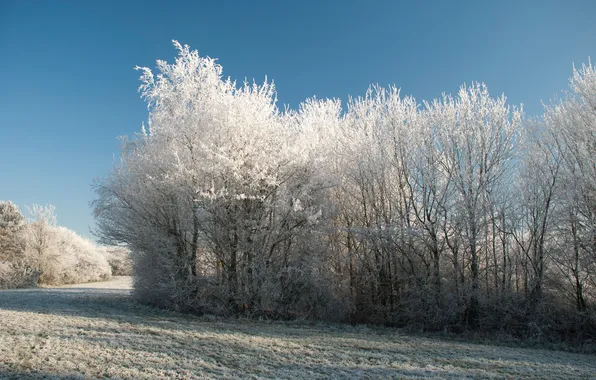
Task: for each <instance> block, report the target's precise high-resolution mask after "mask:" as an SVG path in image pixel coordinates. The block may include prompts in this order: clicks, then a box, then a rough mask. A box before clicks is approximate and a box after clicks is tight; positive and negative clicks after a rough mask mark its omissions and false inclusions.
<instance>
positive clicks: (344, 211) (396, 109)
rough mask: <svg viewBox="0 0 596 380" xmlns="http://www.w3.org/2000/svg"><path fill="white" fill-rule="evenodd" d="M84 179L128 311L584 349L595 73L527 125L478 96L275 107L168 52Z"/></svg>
mask: <svg viewBox="0 0 596 380" xmlns="http://www.w3.org/2000/svg"><path fill="white" fill-rule="evenodd" d="M174 44H175V46H176V48H177V49H178V52H179V54H178V57H177V58H176V61H175V62H174V63H172V64H169V63H167V62H165V61H158V62H157V70H158V73H157V74H154V73H153V72H152V71H151V70H150V69H148V68H138V69H139V70H141V73H142V75H141V82H142V85H141V87H140V91H141V93H142V96H143V98H144V99H145V101H146V102H147V105H148V110H149V117H148V125H147V127H145V126H143V128H142V131H141V132H140V133H139V134H137V135H135V136H133V137H131V138H125V139H123V142H122V154H121V159H120V161H119V162H118V163H117V164H115V165H114V167H113V169H112V171H111V173H110V174H109V175H108V176H106V177H105V178H103V179H100V180H98V181H97V182H96V183H95V185H94V188H95V191H96V193H97V199H96V200H95V201H94V203H93V207H94V212H95V216H96V220H97V225H98V229H97V231H96V233H97V234H98V236H99V237H100V238H101V240H102V242H104V243H107V244H126V245H127V246H128V247H129V248H130V250H131V254H132V259H133V270H134V292H135V295H136V296H137V297H138V299H140V300H142V301H144V302H149V303H153V304H157V305H160V306H164V307H170V308H174V309H177V310H186V311H192V312H197V313H217V314H223V315H232V314H239V313H241V314H248V315H253V316H260V317H267V318H269V317H270V318H309V319H323V320H338V321H349V322H354V323H382V324H387V325H393V326H410V327H415V328H421V329H428V330H453V331H459V330H461V329H486V330H499V331H507V332H511V333H513V334H519V335H524V336H533V337H537V336H538V337H540V336H546V335H553V336H557V337H562V338H564V339H576V340H577V339H580V340H582V339H587V338H589V337H591V338H594V337H595V336H596V316H595V313H594V301H595V297H596V289H595V286H596V271H595V269H596V267H595V265H596V218H595V215H596V166H595V160H594V157H596V72H595V70H594V67H593V66H592V65H591V64H590V65H585V66H582V68H581V69H574V71H573V76H572V78H571V80H570V90H569V92H568V93H566V95H565V97H564V98H563V100H561V101H560V102H558V103H553V104H552V105H549V106H545V110H544V114H543V115H542V116H541V117H539V118H534V119H526V118H524V116H523V110H522V109H521V107H515V106H511V105H508V104H507V102H506V98H505V96H501V97H493V96H491V95H490V94H489V92H488V89H487V87H486V86H485V85H484V84H480V83H472V84H471V85H463V86H462V87H461V88H460V89H459V92H458V93H457V94H456V95H447V94H445V95H443V96H442V97H440V98H438V99H434V100H433V101H430V102H426V101H425V102H422V103H420V102H417V101H416V100H415V99H414V98H412V97H408V96H405V97H404V96H402V95H401V94H400V91H399V90H398V89H397V88H395V87H389V88H383V87H379V86H372V87H371V88H369V90H368V91H367V92H366V94H365V95H364V96H363V97H358V98H351V99H350V100H349V101H348V103H347V107H345V109H343V108H342V103H341V101H339V100H337V99H331V100H330V99H324V100H323V99H316V98H313V99H308V100H306V101H305V102H303V103H302V104H301V105H300V107H299V108H298V109H297V110H292V109H285V110H283V111H282V110H280V109H278V107H277V106H276V96H275V88H274V85H273V84H272V83H270V82H265V83H263V84H256V83H249V82H244V83H242V84H237V83H236V82H234V81H232V80H230V79H229V78H228V79H226V78H224V77H223V74H222V67H221V66H220V65H218V64H217V63H216V62H215V60H213V59H211V58H205V57H201V56H200V55H199V54H198V53H197V52H196V51H192V50H190V48H189V47H188V46H182V45H180V44H178V43H177V42H174Z"/></svg>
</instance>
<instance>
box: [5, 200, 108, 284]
mask: <svg viewBox="0 0 596 380" xmlns="http://www.w3.org/2000/svg"><path fill="white" fill-rule="evenodd" d="M9 204H10V202H9ZM10 209H11V210H13V211H14V212H12V214H14V215H17V216H19V215H20V217H14V216H12V217H10V219H11V221H10V222H6V223H4V224H3V225H6V226H8V228H11V229H12V230H14V231H18V235H16V236H17V237H18V239H19V240H18V241H19V251H18V254H14V250H13V254H10V255H4V256H2V259H1V260H0V287H1V288H19V287H35V286H37V285H38V284H46V285H47V284H52V285H59V284H71V283H81V282H91V281H100V280H105V279H108V278H110V276H111V270H110V265H109V264H108V261H107V259H106V257H105V256H104V255H103V250H104V248H100V247H98V246H97V245H96V244H95V243H93V242H91V241H90V240H88V239H86V238H83V237H81V236H79V235H77V234H76V233H75V232H73V231H71V230H69V229H67V228H65V227H59V226H57V225H56V216H55V214H54V207H53V206H51V205H49V206H39V205H33V206H31V207H28V210H29V213H30V219H29V222H28V223H26V219H25V217H24V216H22V214H20V212H18V208H16V206H14V205H13V206H12V208H10ZM17 212H18V213H17ZM3 214H7V213H3ZM2 219H3V220H8V219H9V218H8V217H5V218H2ZM14 221H17V223H15V222H14ZM15 226H18V228H17V229H15V228H16V227H15ZM3 252H4V253H6V252H9V251H7V250H4V251H3Z"/></svg>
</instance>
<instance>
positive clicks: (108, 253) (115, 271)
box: [102, 246, 132, 276]
mask: <svg viewBox="0 0 596 380" xmlns="http://www.w3.org/2000/svg"><path fill="white" fill-rule="evenodd" d="M102 254H103V256H104V257H105V258H106V260H107V261H108V263H109V264H110V268H111V269H112V276H130V275H132V262H131V260H130V251H129V250H128V249H127V248H125V247H117V246H112V247H104V248H103V249H102Z"/></svg>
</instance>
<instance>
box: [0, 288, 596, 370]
mask: <svg viewBox="0 0 596 380" xmlns="http://www.w3.org/2000/svg"><path fill="white" fill-rule="evenodd" d="M129 287H130V280H129V279H128V278H125V277H120V278H116V279H115V280H114V281H111V282H106V283H95V284H87V285H70V286H65V287H60V288H46V289H30V290H8V291H0V378H3V379H4V378H14V379H21V378H44V379H48V378H50V379H51V378H69V379H77V378H114V379H122V378H123V379H196V378H229V379H238V378H253V379H257V378H296V379H303V378H310V379H312V378H398V379H405V378H427V377H428V378H433V377H434V378H482V379H489V378H506V379H510V378H535V379H544V378H564V379H575V378H593V379H596V358H595V357H594V356H589V355H578V354H571V353H566V352H553V351H544V350H532V349H522V348H506V347H494V346H488V345H475V344H464V343H453V342H444V341H440V340H433V339H424V338H420V337H412V336H408V335H405V334H402V333H400V332H398V331H396V330H392V329H381V328H366V327H352V326H344V325H315V326H307V325H288V324H284V323H277V322H276V323H266V322H254V321H246V320H215V319H214V318H204V317H203V318H198V317H193V316H187V315H181V314H177V313H172V312H166V311H163V310H157V309H153V308H149V307H145V306H141V305H138V304H136V303H134V302H132V301H131V300H130V296H129Z"/></svg>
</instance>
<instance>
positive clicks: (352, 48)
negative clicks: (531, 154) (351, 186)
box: [0, 0, 596, 236]
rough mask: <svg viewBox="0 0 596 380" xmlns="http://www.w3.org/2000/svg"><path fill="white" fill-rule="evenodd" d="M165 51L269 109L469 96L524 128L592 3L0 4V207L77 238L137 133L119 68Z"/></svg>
mask: <svg viewBox="0 0 596 380" xmlns="http://www.w3.org/2000/svg"><path fill="white" fill-rule="evenodd" d="M253 3H254V4H253ZM172 39H177V40H179V41H180V42H181V43H183V44H188V45H190V46H191V48H193V49H198V50H199V53H200V54H201V55H208V56H211V57H214V58H218V59H219V62H220V63H221V64H222V65H223V67H224V75H225V76H231V77H232V78H235V79H238V80H242V79H244V78H245V77H247V78H249V79H252V78H255V79H256V80H257V81H262V80H263V79H264V77H265V76H266V75H267V76H268V78H270V79H273V80H274V81H275V84H276V87H277V90H278V99H279V104H280V106H282V105H283V104H289V105H290V106H291V107H296V106H297V105H298V104H299V103H300V101H302V100H303V99H305V98H306V97H309V96H313V95H316V96H317V97H320V98H325V97H339V98H341V99H343V100H345V99H347V97H348V95H353V96H358V95H362V94H364V92H365V91H366V88H367V87H368V86H369V85H370V84H372V83H379V84H381V85H389V84H395V85H396V86H398V87H401V89H402V94H404V95H413V96H415V97H416V98H417V99H418V100H419V101H421V100H423V99H427V100H430V99H432V98H434V97H437V96H440V94H441V93H442V92H448V93H449V92H450V93H455V92H456V91H457V90H458V87H459V86H460V85H461V84H462V83H464V82H467V83H470V82H471V81H481V82H485V83H486V84H487V86H488V89H489V91H490V92H491V93H492V94H493V95H495V96H496V95H500V94H501V93H505V94H506V95H507V97H508V100H509V102H510V103H512V104H519V103H523V104H524V107H525V111H526V114H527V115H537V114H539V113H540V112H541V109H542V106H541V101H545V102H548V100H549V99H551V98H552V97H553V96H555V95H557V94H560V91H561V90H563V89H565V88H566V87H567V84H568V78H569V77H570V76H571V74H572V67H573V66H572V65H573V63H575V64H576V65H578V66H579V65H580V64H581V63H582V62H587V61H588V58H589V57H592V59H596V1H594V0H585V1H571V0H567V1H563V0H560V1H548V0H541V1H523V0H520V1H480V0H478V1H473V0H470V1H455V0H444V1H399V0H386V1H372V0H368V1H339V0H338V1H325V0H320V1H306V0H295V1H284V0H277V1H198V0H197V1H189V2H186V3H185V2H176V1H160V2H152V1H139V2H135V1H131V0H127V1H122V0H120V1H62V0H60V1H58V0H56V1H41V0H39V1H28V0H18V1H17V0H15V1H11V0H0V200H12V201H13V202H15V203H17V204H18V205H19V206H20V207H21V209H24V206H25V205H30V204H32V203H38V204H47V203H51V204H54V205H55V206H56V212H57V215H58V223H59V224H61V225H64V226H66V227H68V228H71V229H73V230H75V231H77V232H78V233H80V234H82V235H85V236H91V235H90V233H89V228H90V227H92V226H93V224H94V221H93V217H92V215H91V209H90V207H89V202H90V201H91V200H92V199H93V198H94V193H93V192H92V190H91V183H92V180H93V179H94V178H96V177H101V176H105V175H106V174H107V173H108V171H109V169H110V167H111V166H112V162H113V159H114V157H116V158H117V156H118V152H119V148H118V140H117V136H121V135H130V134H132V133H134V132H137V131H139V130H140V127H141V122H142V121H144V120H146V118H147V111H146V107H145V105H144V103H143V102H142V100H141V99H140V98H139V94H138V93H137V87H138V85H139V83H140V82H139V81H138V77H139V73H138V72H136V71H133V67H134V66H135V65H139V66H149V67H154V63H155V60H156V59H165V60H168V61H172V60H173V59H174V57H175V54H176V52H175V50H174V49H173V47H172V44H171V40H172Z"/></svg>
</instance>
